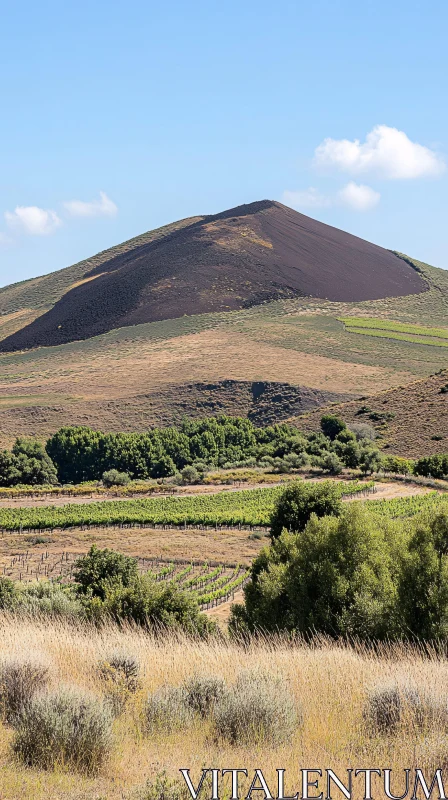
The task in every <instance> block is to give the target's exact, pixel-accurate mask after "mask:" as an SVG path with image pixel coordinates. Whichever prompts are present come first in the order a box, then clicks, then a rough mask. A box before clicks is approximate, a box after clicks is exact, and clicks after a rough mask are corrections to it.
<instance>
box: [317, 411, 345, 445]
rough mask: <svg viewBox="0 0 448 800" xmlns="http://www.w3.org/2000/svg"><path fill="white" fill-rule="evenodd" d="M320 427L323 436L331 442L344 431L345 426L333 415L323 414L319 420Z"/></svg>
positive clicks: (342, 421)
mask: <svg viewBox="0 0 448 800" xmlns="http://www.w3.org/2000/svg"><path fill="white" fill-rule="evenodd" d="M320 427H321V429H322V432H323V433H324V434H325V436H328V438H329V439H331V440H332V441H333V439H336V436H338V434H340V433H342V431H345V430H346V428H347V425H346V424H345V422H344V420H342V419H340V418H339V417H336V416H335V415H334V414H324V416H323V417H321V420H320Z"/></svg>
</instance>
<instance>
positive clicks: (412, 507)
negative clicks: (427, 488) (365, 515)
mask: <svg viewBox="0 0 448 800" xmlns="http://www.w3.org/2000/svg"><path fill="white" fill-rule="evenodd" d="M366 506H367V507H368V508H370V509H371V510H372V511H375V513H376V514H381V515H382V516H384V517H390V518H392V519H397V518H400V517H401V518H403V517H413V516H415V515H416V514H419V513H421V512H422V511H436V510H440V511H448V496H447V495H446V494H439V493H438V492H430V493H429V494H421V495H411V496H410V497H396V498H394V499H393V500H367V502H366Z"/></svg>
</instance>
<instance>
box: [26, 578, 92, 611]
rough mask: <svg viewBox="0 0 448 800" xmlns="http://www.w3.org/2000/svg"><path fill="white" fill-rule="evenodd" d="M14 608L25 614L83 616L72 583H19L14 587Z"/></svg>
mask: <svg viewBox="0 0 448 800" xmlns="http://www.w3.org/2000/svg"><path fill="white" fill-rule="evenodd" d="M14 608H15V609H17V610H18V611H21V612H25V613H27V614H45V615H48V616H53V617H68V618H76V617H83V616H84V609H83V606H82V603H81V601H80V599H79V597H78V595H77V592H76V588H75V587H74V586H73V585H70V586H64V585H63V584H60V583H56V582H55V583H53V582H51V581H38V582H36V583H27V584H22V585H20V584H19V588H16V600H15V606H14Z"/></svg>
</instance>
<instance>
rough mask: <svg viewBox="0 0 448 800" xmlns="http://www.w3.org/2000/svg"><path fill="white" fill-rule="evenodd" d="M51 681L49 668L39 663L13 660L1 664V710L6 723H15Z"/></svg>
mask: <svg viewBox="0 0 448 800" xmlns="http://www.w3.org/2000/svg"><path fill="white" fill-rule="evenodd" d="M48 680H49V671H48V667H47V666H45V665H44V664H41V663H39V662H38V661H25V660H23V659H11V660H8V661H3V662H2V663H1V664H0V709H1V714H2V717H3V719H4V720H5V721H6V722H14V719H15V718H16V717H17V715H19V714H20V713H21V712H22V711H23V710H24V709H25V708H26V706H27V705H28V704H29V703H30V701H31V699H32V698H33V696H34V695H35V694H36V692H38V691H40V690H41V689H44V688H45V687H46V685H47V683H48Z"/></svg>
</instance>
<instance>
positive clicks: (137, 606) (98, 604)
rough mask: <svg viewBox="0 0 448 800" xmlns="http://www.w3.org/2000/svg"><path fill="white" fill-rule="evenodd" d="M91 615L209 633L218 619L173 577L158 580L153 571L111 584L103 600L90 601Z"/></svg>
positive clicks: (156, 626) (151, 625)
mask: <svg viewBox="0 0 448 800" xmlns="http://www.w3.org/2000/svg"><path fill="white" fill-rule="evenodd" d="M88 614H89V616H90V617H91V618H92V619H95V618H101V617H109V618H112V619H114V620H116V621H117V622H120V621H122V620H127V621H129V622H134V623H137V625H142V626H143V627H148V628H156V629H157V628H161V627H162V628H177V629H181V630H184V631H186V632H187V633H191V634H196V635H200V636H206V635H207V634H209V633H210V632H212V631H214V630H215V629H216V625H215V623H213V622H212V621H211V620H209V619H208V618H207V617H206V615H205V614H202V613H201V612H200V610H199V606H198V604H197V601H196V599H195V598H194V597H193V596H191V595H189V594H188V593H187V592H185V591H182V589H181V588H180V587H179V586H178V585H177V584H176V583H175V582H173V581H168V582H163V581H160V582H156V581H155V580H154V578H153V577H152V576H151V575H140V576H138V577H137V578H136V579H135V580H134V581H133V582H132V583H131V584H130V585H129V586H122V585H116V586H110V587H108V588H107V590H106V593H105V597H104V600H102V601H101V600H100V599H99V598H95V597H94V598H93V600H92V602H91V603H90V604H89V605H88Z"/></svg>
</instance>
